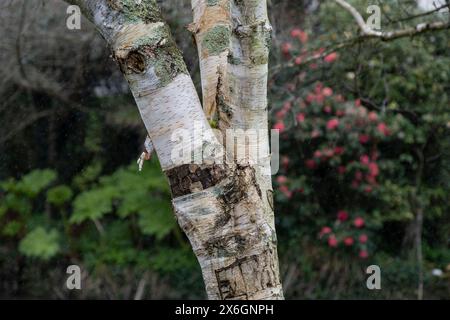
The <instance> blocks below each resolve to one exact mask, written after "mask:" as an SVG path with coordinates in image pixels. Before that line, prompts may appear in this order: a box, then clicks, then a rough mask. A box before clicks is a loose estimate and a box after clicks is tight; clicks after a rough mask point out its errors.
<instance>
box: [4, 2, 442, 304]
mask: <svg viewBox="0 0 450 320" xmlns="http://www.w3.org/2000/svg"><path fill="white" fill-rule="evenodd" d="M160 2H161V5H162V7H163V12H164V15H165V17H166V18H167V19H168V21H169V24H170V25H171V27H172V31H173V34H174V36H175V38H176V39H177V41H178V44H179V46H180V48H181V49H182V51H183V52H184V56H185V60H186V63H187V65H188V67H189V70H190V71H191V74H192V77H193V79H194V82H195V84H196V86H197V88H200V81H199V80H200V79H199V68H198V59H197V53H196V48H195V44H194V42H193V40H192V37H191V35H190V33H189V32H188V31H187V30H186V28H185V26H186V25H187V24H189V23H190V22H191V21H192V15H191V9H190V1H189V0H179V1H160ZM349 2H350V3H352V4H354V5H355V6H356V7H357V8H358V9H359V10H360V12H361V13H362V14H363V15H364V16H366V17H367V14H366V8H367V6H368V5H370V4H377V5H379V6H380V8H381V12H382V14H381V27H382V29H383V30H396V29H401V28H406V27H408V26H413V25H416V24H417V23H420V22H424V21H448V20H449V19H450V18H449V14H448V10H445V9H444V10H434V12H433V13H431V14H426V12H427V11H429V10H433V9H434V8H435V6H439V5H441V4H442V3H443V2H442V1H441V2H439V1H437V2H436V1H435V2H434V4H433V1H394V0H392V1H381V0H380V1H376V0H373V1H349ZM66 9H67V5H66V4H65V3H64V2H62V1H58V0H33V1H24V0H3V1H1V3H0V63H1V66H2V67H1V68H0V298H3V299H5V298H12V299H18V298H28V299H30V298H31V299H34V298H48V299H176V298H183V299H184V298H186V299H199V298H200V299H203V298H206V295H205V291H204V287H203V281H202V277H201V273H200V268H199V266H198V264H197V261H196V259H195V256H194V254H193V253H192V252H191V249H190V245H189V243H188V241H187V239H186V237H185V236H184V235H183V233H182V232H181V230H180V229H179V227H178V226H177V223H176V221H175V219H174V216H173V213H172V211H171V204H170V193H169V189H168V184H167V181H166V180H165V177H164V176H163V175H162V173H161V170H160V168H159V164H158V162H157V159H155V158H156V157H154V159H153V160H152V161H150V162H147V163H146V164H145V165H144V169H143V171H142V172H138V168H137V165H136V159H137V158H138V156H139V155H140V153H141V152H142V149H143V145H142V144H143V141H144V139H145V135H146V133H145V129H144V126H143V123H142V121H141V120H140V117H139V114H138V110H137V108H136V106H135V103H134V101H133V98H132V96H131V93H130V92H129V90H128V87H127V84H126V81H125V80H124V79H123V77H122V75H121V73H120V70H119V68H118V67H117V65H116V64H115V62H114V61H113V60H112V59H111V57H110V52H109V50H108V48H107V47H106V45H105V43H104V41H103V40H102V39H101V38H100V36H99V35H98V34H97V33H96V31H95V30H94V28H93V26H92V25H91V24H90V23H89V22H88V21H86V20H82V28H81V30H72V31H70V30H68V29H67V28H66V18H67V16H68V15H67V14H66ZM269 12H270V20H271V23H272V24H273V29H274V33H273V47H272V52H271V60H270V76H269V77H270V81H269V111H270V115H271V125H272V126H273V127H274V128H277V129H279V130H280V131H281V136H280V139H281V143H280V144H281V168H280V172H279V173H278V175H277V176H274V189H275V200H276V203H275V211H276V223H277V233H278V240H279V241H278V243H279V256H280V268H281V275H282V279H283V286H284V290H285V296H286V298H287V299H416V298H418V297H422V296H423V298H425V299H448V298H450V219H449V218H450V214H449V210H450V208H449V206H450V202H449V195H448V194H449V191H450V188H449V187H450V135H449V132H450V108H449V107H450V102H449V101H450V100H449V96H450V33H449V30H448V29H446V30H443V31H438V32H429V33H425V34H422V35H419V36H414V37H406V38H402V39H398V40H395V41H389V42H383V41H379V40H365V41H359V40H353V39H355V36H357V26H356V24H355V22H354V20H353V18H352V17H351V15H350V14H349V13H348V12H346V11H345V10H343V9H342V8H340V7H338V6H337V5H336V4H335V3H334V2H333V1H317V0H309V1H308V0H271V1H269ZM342 43H347V44H346V45H345V46H343V47H342V48H341V49H340V50H334V48H337V47H339V46H340V44H342ZM318 57H320V58H318ZM71 264H77V265H79V266H80V267H81V269H82V290H73V291H69V290H68V289H66V285H65V284H66V278H67V274H66V268H67V267H68V266H69V265H71ZM371 264H376V265H379V266H380V268H381V276H382V278H381V285H382V289H381V290H368V289H367V287H366V278H367V277H368V276H367V275H366V273H365V269H366V268H367V266H369V265H371Z"/></svg>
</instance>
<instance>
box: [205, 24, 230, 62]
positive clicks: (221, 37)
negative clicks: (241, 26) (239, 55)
mask: <svg viewBox="0 0 450 320" xmlns="http://www.w3.org/2000/svg"><path fill="white" fill-rule="evenodd" d="M230 36H231V31H230V29H229V28H228V27H227V26H221V25H218V26H215V27H213V28H211V30H209V31H208V32H207V33H206V35H205V37H204V38H203V40H202V45H203V47H204V48H206V50H208V53H209V55H212V56H216V55H219V54H220V53H222V52H223V51H224V50H226V49H227V48H228V46H229V41H230Z"/></svg>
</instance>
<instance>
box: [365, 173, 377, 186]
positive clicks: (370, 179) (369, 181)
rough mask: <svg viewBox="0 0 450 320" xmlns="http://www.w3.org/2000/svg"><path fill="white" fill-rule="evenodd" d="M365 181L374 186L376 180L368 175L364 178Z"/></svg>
mask: <svg viewBox="0 0 450 320" xmlns="http://www.w3.org/2000/svg"><path fill="white" fill-rule="evenodd" d="M366 181H367V182H368V183H370V184H376V183H377V179H376V178H375V177H374V176H372V175H370V174H368V175H367V176H366Z"/></svg>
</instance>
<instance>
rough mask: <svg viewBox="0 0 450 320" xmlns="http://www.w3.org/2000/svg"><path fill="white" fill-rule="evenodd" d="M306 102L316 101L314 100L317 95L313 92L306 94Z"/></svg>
mask: <svg viewBox="0 0 450 320" xmlns="http://www.w3.org/2000/svg"><path fill="white" fill-rule="evenodd" d="M305 100H306V102H308V103H312V102H314V100H316V96H315V95H313V94H311V93H310V94H308V95H307V96H306V99H305Z"/></svg>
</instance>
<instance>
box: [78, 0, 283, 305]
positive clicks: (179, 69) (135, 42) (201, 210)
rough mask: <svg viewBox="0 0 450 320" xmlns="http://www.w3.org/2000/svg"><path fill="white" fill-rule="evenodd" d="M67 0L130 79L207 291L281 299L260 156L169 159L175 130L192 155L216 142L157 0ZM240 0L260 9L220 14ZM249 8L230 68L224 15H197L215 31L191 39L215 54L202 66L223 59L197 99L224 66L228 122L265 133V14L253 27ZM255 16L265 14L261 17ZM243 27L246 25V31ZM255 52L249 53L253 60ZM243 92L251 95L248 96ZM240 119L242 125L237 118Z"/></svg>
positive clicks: (269, 195)
mask: <svg viewBox="0 0 450 320" xmlns="http://www.w3.org/2000/svg"><path fill="white" fill-rule="evenodd" d="M69 2H70V3H72V4H77V5H79V6H80V7H81V8H82V10H83V12H84V13H85V15H86V16H87V17H88V18H89V19H90V20H91V21H92V22H93V23H94V24H95V26H96V27H97V28H98V30H99V31H100V33H101V34H102V36H103V37H104V38H105V39H106V41H107V42H108V44H109V46H110V47H111V50H112V52H113V57H114V58H115V60H116V61H117V62H118V63H119V65H120V67H121V70H122V72H123V74H124V76H125V77H126V79H127V81H128V83H129V85H130V89H131V91H132V93H133V95H134V98H135V100H136V103H137V105H138V108H139V111H140V113H141V116H142V119H143V121H144V124H145V126H146V128H147V131H148V134H149V137H150V138H151V141H152V142H153V146H154V149H155V151H156V153H157V154H158V157H159V160H160V163H161V167H162V169H163V170H164V172H165V174H166V175H167V177H168V179H169V183H170V185H171V189H172V195H173V206H174V209H175V214H176V216H177V219H178V222H179V224H180V226H181V227H182V229H183V230H184V231H185V232H186V234H187V236H188V238H189V240H190V242H191V244H192V247H193V250H194V252H195V254H196V256H197V258H198V260H199V262H200V265H201V268H202V273H203V277H204V280H205V285H206V291H207V293H208V297H209V298H210V299H280V298H282V297H283V294H282V290H281V284H280V278H279V270H278V257H277V250H276V234H275V228H274V222H273V208H272V205H271V203H272V188H271V185H270V171H269V175H267V174H266V175H263V174H262V169H261V168H263V169H264V166H265V165H266V164H267V162H265V163H264V164H263V166H262V167H260V166H250V165H237V164H235V163H229V164H222V163H221V162H220V161H219V160H220V159H219V156H218V155H213V156H211V157H209V158H207V159H203V162H202V164H192V163H191V159H190V157H189V158H186V157H180V158H176V157H175V158H174V157H173V150H174V149H177V148H179V145H180V143H179V141H174V139H173V133H174V132H176V130H177V129H178V130H183V132H186V133H187V134H186V135H183V136H182V138H183V145H188V144H189V145H193V146H194V150H193V151H194V153H201V152H202V151H204V150H205V148H209V149H211V148H212V149H214V148H220V146H221V144H220V142H219V141H218V140H217V138H216V136H215V135H214V133H213V131H212V130H211V127H210V125H209V124H208V120H207V118H206V116H205V114H204V112H203V110H202V107H201V104H200V101H199V98H198V96H197V93H196V91H195V88H194V85H193V83H192V80H191V78H190V77H189V75H188V72H187V70H186V66H185V64H184V61H183V58H182V56H181V53H180V52H179V50H178V48H177V47H176V44H175V43H174V41H173V39H172V37H171V34H170V30H169V28H168V26H167V24H166V23H165V22H164V20H163V19H162V16H161V13H160V11H159V9H158V7H157V5H156V1H155V0H147V1H146V0H143V1H141V2H140V3H137V2H136V1H134V0H97V1H92V0H71V1H69ZM225 2H228V1H219V0H218V1H211V0H210V1H206V2H204V4H205V5H206V7H210V9H209V10H212V12H218V11H221V10H222V7H220V8H215V9H214V8H213V7H215V6H216V5H218V4H219V6H220V5H224V4H225ZM245 3H248V4H249V5H250V6H249V8H252V9H251V10H253V11H254V12H255V14H256V12H259V11H260V9H261V10H262V12H265V11H264V10H265V1H255V0H253V1H242V0H241V1H236V3H234V2H233V3H232V4H230V5H229V6H225V7H226V8H228V9H229V10H228V14H229V13H230V12H233V10H237V9H238V7H239V6H240V5H244V4H245ZM225 7H224V8H225ZM263 7H264V8H263ZM233 8H234V9H233ZM243 9H244V8H243V7H242V8H240V9H239V10H240V12H244V11H245V12H247V11H246V10H244V11H242V10H243ZM230 10H231V11H230ZM221 14H222V13H221ZM255 14H251V17H247V16H246V15H243V14H242V13H241V14H239V16H240V19H242V20H241V21H244V22H246V23H250V24H251V25H248V26H247V25H244V29H243V30H244V31H243V32H244V33H245V35H244V36H243V35H242V34H241V35H240V39H241V40H239V41H241V42H242V44H240V46H243V48H242V49H241V50H242V54H241V55H239V59H240V60H241V61H242V64H239V65H238V66H237V67H236V69H235V70H233V72H231V71H230V70H231V68H230V67H229V62H228V61H229V56H230V52H231V51H230V50H229V48H230V46H229V45H230V42H227V43H228V44H227V45H226V44H225V43H222V42H221V41H219V37H218V36H217V34H216V33H218V34H220V39H221V37H222V36H225V38H226V36H227V35H228V38H229V39H232V38H233V37H237V35H235V36H231V29H230V26H231V24H230V22H229V20H227V21H228V22H227V21H225V20H224V21H222V20H220V19H219V21H220V23H222V22H223V24H220V25H218V26H212V25H213V24H214V23H213V21H206V20H205V21H206V22H205V23H204V24H205V25H207V26H210V27H208V30H209V31H211V30H215V31H214V32H213V33H208V32H206V33H204V34H202V36H201V37H200V36H199V39H198V40H201V43H202V48H203V49H202V50H206V51H205V52H207V53H206V54H205V57H218V58H214V59H211V61H209V62H204V63H203V66H202V70H208V69H209V68H213V69H214V68H216V70H221V65H222V64H221V62H220V61H222V60H223V57H224V56H225V57H227V67H226V69H224V70H223V71H219V72H218V73H217V74H218V75H219V76H218V77H217V78H214V79H215V80H214V79H213V78H211V80H207V81H206V82H204V90H205V88H206V87H207V88H206V92H207V93H206V96H207V97H206V98H205V99H207V100H205V103H207V101H210V102H211V101H212V102H213V101H217V99H218V98H217V94H216V91H214V93H213V95H214V97H215V98H214V99H210V97H209V96H210V94H211V93H208V92H209V91H208V90H209V89H208V88H209V87H210V85H209V83H210V82H212V83H216V84H215V86H216V87H220V85H221V83H222V82H221V81H222V80H221V78H220V74H221V73H222V72H223V73H224V74H225V72H229V74H232V73H233V74H234V75H235V76H234V77H233V78H232V80H226V81H225V80H224V81H225V82H223V83H224V84H226V86H227V87H228V88H229V90H230V92H231V91H233V92H234V93H233V94H231V93H230V94H229V95H227V96H225V97H227V99H229V101H230V105H233V106H235V108H236V110H241V109H242V114H243V116H242V119H240V120H233V121H234V122H235V123H237V124H239V125H238V127H244V128H253V127H258V128H259V127H262V128H265V129H266V131H267V113H266V104H267V101H266V97H265V94H266V91H265V90H266V89H265V86H266V77H267V57H266V58H265V59H260V56H261V54H263V53H264V54H266V55H267V52H268V50H267V44H261V43H260V42H261V41H262V38H261V37H260V36H264V37H265V36H266V33H265V31H264V30H265V27H262V26H263V25H264V26H266V25H267V20H265V22H264V23H263V22H260V23H259V22H258V23H257V26H255V27H253V24H254V23H255V22H254V21H253V20H252V19H257V16H256V15H255ZM264 15H265V17H266V18H267V14H266V13H265V14H263V16H264ZM223 17H224V19H225V17H227V14H225V13H223ZM247 20H249V21H247ZM250 20H251V21H250ZM247 28H250V29H251V30H254V33H253V32H252V31H251V30H247ZM200 29H201V28H200ZM200 29H199V30H200ZM210 29H211V30H210ZM225 29H226V30H228V31H226V30H225ZM263 31H264V32H263ZM200 32H201V31H200ZM233 32H234V31H233ZM242 39H245V40H242ZM227 41H228V40H227ZM264 41H265V40H264ZM241 42H240V43H241ZM250 47H251V48H252V49H250ZM247 49H248V50H247ZM236 50H238V49H236ZM261 50H262V51H261ZM247 51H248V52H247ZM245 52H247V53H245ZM255 54H256V56H257V57H258V58H257V59H254V58H255V57H256V56H255ZM235 55H236V56H237V53H235ZM247 55H249V56H247ZM201 57H202V56H201ZM252 57H253V58H252ZM202 59H203V58H202ZM214 65H216V67H214ZM205 68H206V69H205ZM203 73H204V71H202V75H203ZM258 81H262V82H258ZM206 83H208V84H207V85H206ZM211 90H212V89H211ZM255 90H256V91H255ZM249 94H250V95H254V96H255V98H253V99H251V100H249V99H250V98H249V96H248V95H249ZM258 94H263V95H264V97H259V96H257V95H258ZM208 99H209V100H208ZM219 100H220V96H219ZM213 105H214V103H212V104H210V109H208V108H206V111H207V114H211V113H208V110H213V109H214V107H213ZM253 109H255V110H256V111H254V110H253ZM260 111H264V112H265V115H264V114H262V113H261V116H256V114H259V113H260ZM236 112H241V111H236ZM231 114H232V113H230V115H231ZM247 120H248V121H249V122H248V123H249V124H248V125H247V124H245V122H246V121H247ZM259 121H265V123H259ZM199 123H200V124H201V126H202V127H203V128H204V129H205V131H204V133H203V135H196V136H194V135H193V134H192V133H193V132H194V131H195V125H198V124H199ZM267 144H268V143H267ZM212 154H213V153H212ZM219 155H220V154H219ZM266 158H267V159H266V160H267V161H268V157H266ZM269 170H270V169H269ZM263 178H264V179H263Z"/></svg>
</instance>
